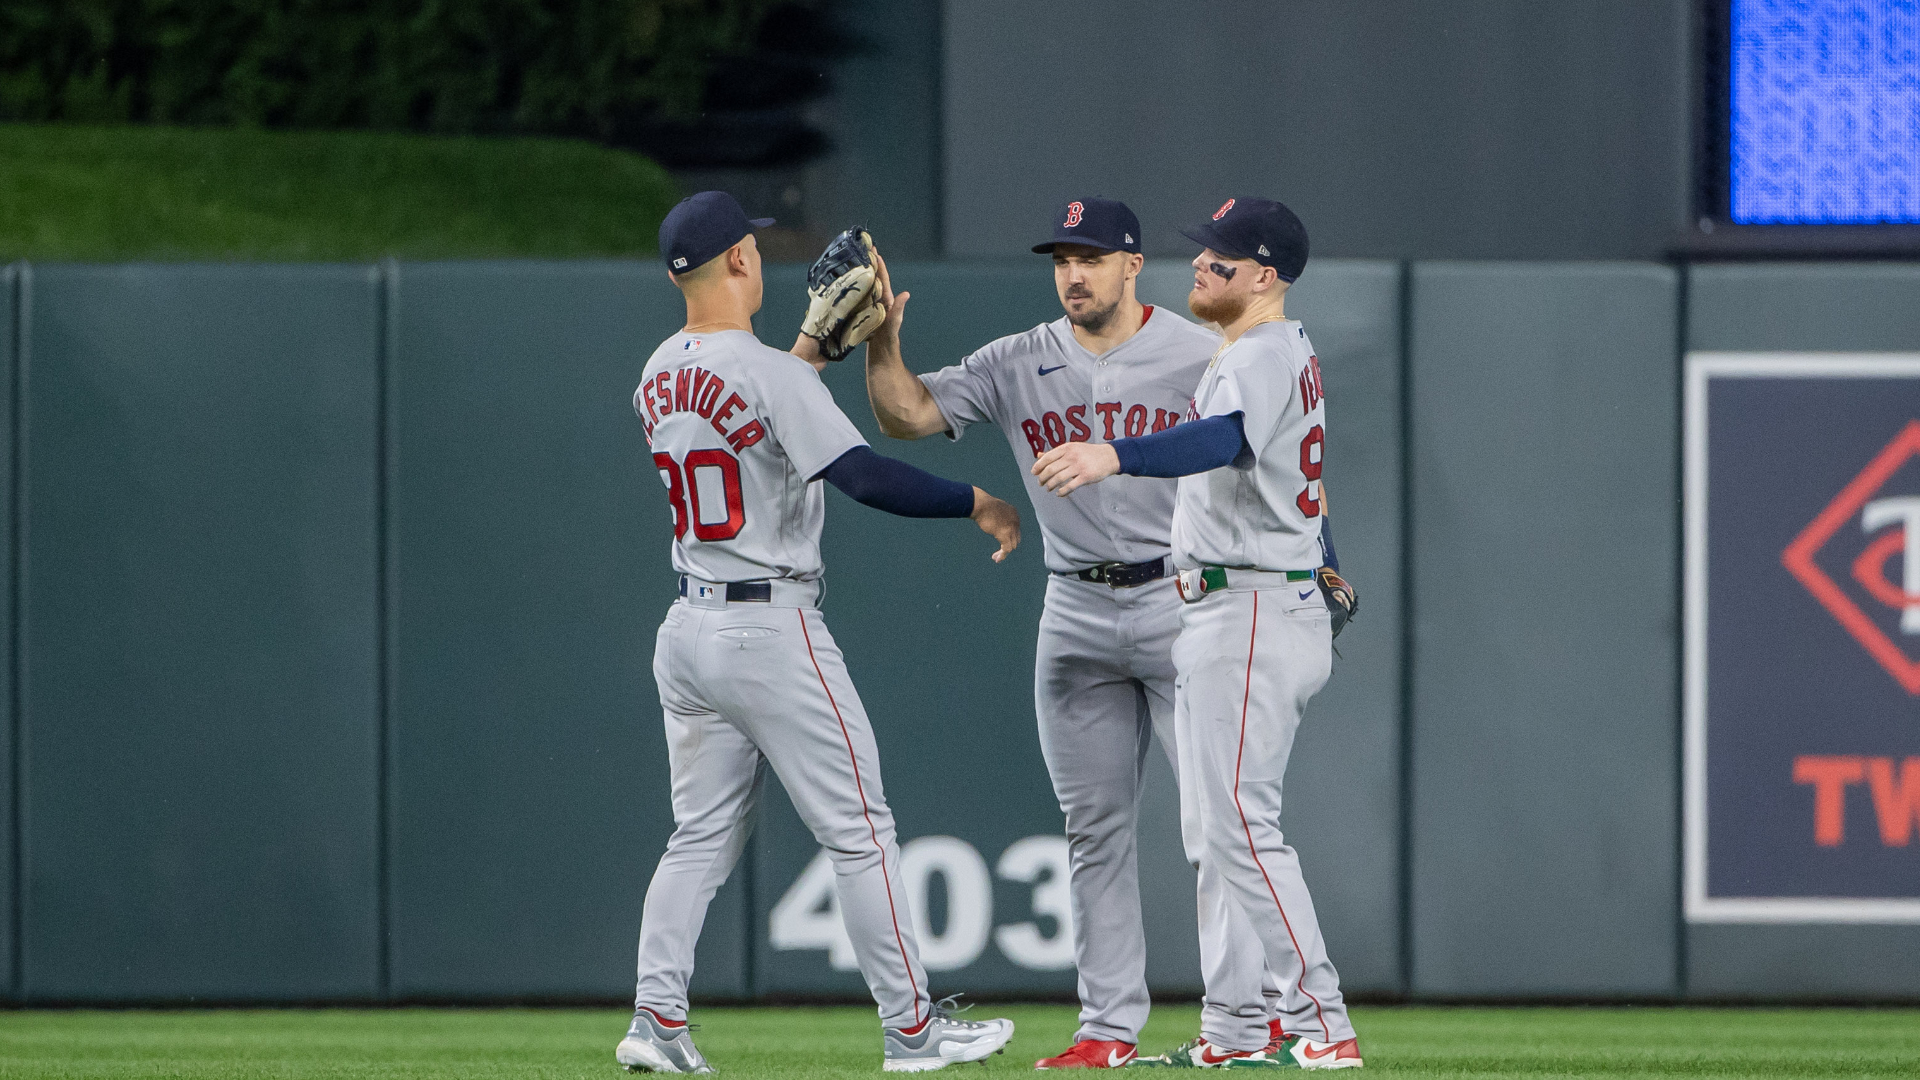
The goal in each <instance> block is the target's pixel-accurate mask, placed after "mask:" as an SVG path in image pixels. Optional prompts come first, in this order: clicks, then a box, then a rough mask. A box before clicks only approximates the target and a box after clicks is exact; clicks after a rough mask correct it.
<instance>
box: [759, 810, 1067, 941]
mask: <svg viewBox="0 0 1920 1080" xmlns="http://www.w3.org/2000/svg"><path fill="white" fill-rule="evenodd" d="M994 872H995V873H996V874H998V875H999V876H1000V878H1002V879H1003V880H1006V881H1018V882H1023V883H1027V884H1031V885H1032V886H1033V914H1034V915H1035V917H1039V916H1051V917H1052V918H1053V919H1054V921H1055V923H1056V924H1057V925H1056V926H1055V928H1054V931H1053V934H1052V935H1051V936H1047V935H1043V934H1042V933H1041V932H1040V925H1039V924H1038V923H1036V922H1033V921H1027V922H1017V923H1009V924H1008V925H1006V926H1002V927H999V928H998V929H995V928H994V925H993V881H992V879H990V878H989V877H988V876H987V861H986V860H985V859H983V858H981V857H980V853H979V852H978V851H976V850H974V847H973V845H972V844H969V843H967V842H966V841H965V840H961V839H958V838H956V837H952V836H922V837H920V838H919V839H916V840H910V841H908V842H907V844H906V846H905V847H903V848H902V849H901V851H900V877H901V879H902V881H903V882H904V883H905V885H906V888H907V906H908V907H909V908H910V909H911V910H912V912H913V933H914V936H915V937H916V938H918V939H919V943H920V963H921V964H923V965H924V966H925V967H926V969H927V970H928V971H952V970H954V969H955V968H963V967H966V966H967V965H968V964H971V963H973V962H974V961H975V960H978V959H979V958H980V954H981V953H982V952H984V951H985V950H986V947H987V937H988V935H989V934H991V935H992V937H993V942H994V944H996V945H998V946H999V947H1000V952H1001V953H1002V954H1003V955H1005V956H1006V958H1007V959H1009V960H1011V961H1013V962H1014V963H1016V964H1018V965H1020V966H1021V967H1023V968H1029V969H1031V970H1034V971H1059V970H1061V969H1063V968H1070V967H1072V966H1073V903H1072V901H1071V900H1070V899H1069V894H1068V891H1067V840H1066V837H1064V836H1029V837H1026V838H1024V839H1021V840H1018V841H1015V842H1014V844H1013V846H1012V847H1009V848H1007V850H1006V851H1005V852H1003V853H1001V855H1000V862H999V865H997V866H995V867H994ZM936 876H937V877H939V878H940V879H941V880H942V881H943V882H944V883H945V885H946V888H947V925H946V927H945V928H944V929H943V930H942V931H941V932H940V933H937V934H936V933H934V931H933V925H932V919H931V918H930V916H929V914H928V912H929V910H930V909H929V908H928V906H927V892H928V889H929V888H930V887H931V886H932V883H933V879H934V878H935V877H936ZM833 877H834V875H833V863H832V862H830V861H828V859H827V853H826V852H825V851H822V852H820V853H819V854H817V855H815V856H814V857H813V861H812V862H810V863H808V864H807V868H806V870H804V871H802V872H801V874H800V877H799V879H798V880H796V881H795V882H794V883H793V886H792V887H791V888H789V889H788V890H787V893H786V895H785V896H782V897H781V898H780V902H779V903H778V904H775V905H774V906H773V914H772V916H771V917H770V918H769V919H768V921H767V931H768V937H769V939H770V941H771V944H772V945H773V947H774V948H776V949H781V950H788V949H825V950H827V962H828V963H829V964H831V965H833V967H834V968H835V969H837V970H840V971H851V970H853V969H854V968H855V967H857V966H858V965H857V964H856V963H855V962H854V958H853V945H852V944H851V943H850V942H849V941H848V940H847V928H846V926H845V925H844V924H843V923H842V922H841V919H840V900H839V897H838V896H837V895H835V893H834V889H833Z"/></svg>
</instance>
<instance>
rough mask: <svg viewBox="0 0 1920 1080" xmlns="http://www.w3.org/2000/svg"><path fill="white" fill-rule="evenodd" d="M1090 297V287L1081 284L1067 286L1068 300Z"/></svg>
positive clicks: (1091, 291) (1088, 298)
mask: <svg viewBox="0 0 1920 1080" xmlns="http://www.w3.org/2000/svg"><path fill="white" fill-rule="evenodd" d="M1092 298H1093V290H1092V289H1089V288H1087V287H1085V286H1083V285H1069V286H1067V299H1069V300H1090V299H1092Z"/></svg>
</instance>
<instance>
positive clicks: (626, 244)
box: [0, 124, 680, 262]
mask: <svg viewBox="0 0 1920 1080" xmlns="http://www.w3.org/2000/svg"><path fill="white" fill-rule="evenodd" d="M679 197H680V196H679V192H678V189H677V188H676V186H675V185H674V183H673V180H672V179H671V178H670V177H669V176H668V175H667V173H666V171H665V170H664V169H662V168H660V166H658V165H657V164H655V163H654V162H653V161H651V160H650V159H648V158H646V157H643V156H641V155H638V154H632V153H625V152H622V151H618V150H611V149H608V148H606V147H602V146H597V145H594V144H592V143H587V142H581V141H578V140H571V139H540V138H500V139H494V138H475V137H442V136H429V135H410V134H398V133H381V132H352V131H343V132H311V131H246V130H234V129H199V128H170V127H148V126H118V127H104V126H103V127H91V126H79V125H63V124H0V259H21V258H24V259H35V260H43V261H61V260H71V261H86V262H105V261H123V260H170V259H252V260H295V261H298V260H370V259H377V258H381V257H385V256H397V257H405V258H414V259H431V258H508V257H548V258H562V257H569V258H570V257H591V256H634V255H644V254H648V253H651V252H652V251H653V250H654V247H655V246H656V242H657V239H658V230H659V227H660V219H661V218H662V217H664V216H665V215H666V212H667V210H669V209H670V208H672V206H673V204H674V203H675V202H676V201H677V200H678V199H679Z"/></svg>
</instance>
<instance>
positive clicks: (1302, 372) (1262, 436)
mask: <svg viewBox="0 0 1920 1080" xmlns="http://www.w3.org/2000/svg"><path fill="white" fill-rule="evenodd" d="M1236 412H1237V413H1240V414H1241V423H1242V425H1243V427H1242V430H1243V431H1244V432H1245V434H1246V440H1247V445H1248V446H1249V447H1251V448H1252V449H1253V454H1254V460H1253V463H1252V464H1251V465H1249V466H1247V467H1246V468H1237V467H1235V468H1225V469H1214V470H1212V471H1210V472H1204V473H1200V474H1197V475H1194V476H1186V477H1182V478H1181V479H1180V482H1179V498H1178V500H1177V502H1176V504H1175V508H1174V514H1173V558H1174V562H1175V564H1177V565H1178V566H1180V567H1182V568H1183V569H1192V568H1193V567H1196V566H1237V567H1248V568H1251V569H1259V570H1312V569H1314V568H1316V567H1318V566H1319V565H1320V563H1321V550H1320V526H1321V521H1320V469H1321V463H1322V460H1323V455H1324V453H1325V446H1326V439H1327V432H1326V402H1325V400H1324V394H1323V392H1322V389H1321V382H1320V359H1319V357H1317V356H1315V355H1314V353H1313V342H1311V341H1309V340H1307V330H1306V327H1304V326H1301V325H1300V324H1299V323H1297V322H1294V321H1293V320H1291V319H1279V320H1275V321H1273V322H1268V323H1262V324H1260V325H1259V326H1256V327H1254V328H1253V329H1251V330H1248V331H1247V332H1246V333H1244V334H1242V335H1240V339H1239V340H1238V341H1235V342H1234V343H1232V344H1231V345H1228V346H1226V347H1225V348H1222V349H1221V350H1220V352H1219V354H1218V355H1216V356H1215V357H1214V358H1213V360H1212V362H1211V363H1209V364H1208V365H1207V368H1206V372H1205V374H1203V375H1202V376H1201V378H1200V385H1199V388H1198V389H1197V390H1195V391H1194V394H1193V408H1192V411H1191V412H1190V414H1189V418H1191V419H1203V418H1205V417H1209V416H1227V415H1229V414H1232V413H1236Z"/></svg>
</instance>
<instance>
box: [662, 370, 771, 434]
mask: <svg viewBox="0 0 1920 1080" xmlns="http://www.w3.org/2000/svg"><path fill="white" fill-rule="evenodd" d="M722 394H726V398H725V399H724V400H722V398H721V396H720V395H722ZM639 397H640V403H641V404H642V405H643V406H645V407H646V410H647V413H646V418H645V419H646V428H647V439H648V440H649V441H651V440H652V439H653V428H654V425H655V424H658V423H659V422H660V421H661V419H662V418H664V417H666V416H669V415H672V414H673V413H676V412H692V413H695V414H698V415H699V416H700V418H701V419H703V420H706V421H707V422H708V423H711V424H712V425H713V430H715V431H717V432H719V433H720V434H721V435H723V436H725V437H726V440H727V445H728V446H730V447H732V448H733V452H734V453H736V454H737V453H739V452H740V451H742V450H745V449H746V448H747V447H749V446H752V445H753V444H754V443H757V442H759V441H760V440H761V439H763V438H765V437H766V434H767V429H766V428H765V427H762V426H761V424H760V421H758V420H755V419H753V418H752V417H747V418H745V420H744V422H740V421H736V420H735V419H734V414H735V413H738V412H740V411H741V410H743V409H745V408H746V407H747V402H746V399H744V398H742V397H741V396H740V395H739V394H734V393H728V392H727V381H726V380H725V379H722V378H721V377H720V376H718V375H715V374H713V373H712V372H710V371H708V370H707V369H706V368H703V367H692V368H681V369H680V370H679V371H662V372H660V373H659V374H657V375H655V376H653V377H652V378H649V379H648V380H647V381H646V382H643V383H641V384H640V395H639ZM729 423H731V424H732V427H731V428H729V426H728V425H729Z"/></svg>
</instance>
